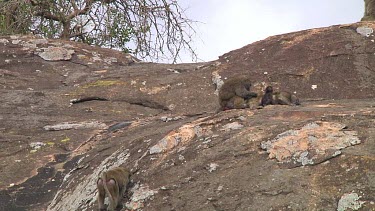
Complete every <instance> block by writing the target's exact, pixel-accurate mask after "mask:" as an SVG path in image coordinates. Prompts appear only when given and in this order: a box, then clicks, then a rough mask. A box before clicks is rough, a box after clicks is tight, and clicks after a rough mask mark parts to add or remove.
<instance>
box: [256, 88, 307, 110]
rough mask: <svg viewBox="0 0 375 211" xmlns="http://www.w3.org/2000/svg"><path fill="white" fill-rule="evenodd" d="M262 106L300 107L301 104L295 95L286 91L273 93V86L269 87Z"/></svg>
mask: <svg viewBox="0 0 375 211" xmlns="http://www.w3.org/2000/svg"><path fill="white" fill-rule="evenodd" d="M260 105H261V106H266V105H300V103H299V99H298V98H297V97H296V96H295V95H294V94H291V93H290V92H285V91H281V92H273V88H272V86H267V87H266V89H265V90H264V95H263V97H262V101H261V103H260Z"/></svg>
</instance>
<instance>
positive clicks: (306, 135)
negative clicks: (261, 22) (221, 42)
mask: <svg viewBox="0 0 375 211" xmlns="http://www.w3.org/2000/svg"><path fill="white" fill-rule="evenodd" d="M373 29H375V25H374V24H373V23H372V22H360V23H355V24H349V25H340V26H332V27H327V28H320V29H311V30H306V31H300V32H295V33H289V34H284V35H278V36H273V37H269V38H267V39H265V40H262V41H259V42H256V43H253V44H251V45H248V46H245V47H243V48H241V49H238V50H234V51H232V52H229V53H227V54H225V55H223V56H221V57H220V58H219V59H218V60H217V61H212V62H207V63H196V64H176V65H169V64H153V63H143V62H140V61H139V60H137V59H136V58H134V57H132V56H130V55H126V54H122V53H121V52H116V51H112V50H109V49H100V48H96V47H91V46H87V45H84V44H80V43H73V42H65V41H60V40H46V39H40V38H35V37H30V36H9V37H0V88H1V91H0V93H1V98H0V105H1V106H0V120H1V121H0V132H1V133H0V137H1V138H0V143H1V148H0V157H1V162H0V178H1V181H0V188H1V191H0V210H61V211H65V210H93V209H95V208H96V201H95V200H96V193H97V192H96V190H95V187H96V179H97V176H98V174H99V173H100V172H101V171H103V170H106V169H108V168H110V167H113V166H119V165H124V166H127V167H128V168H130V169H131V171H132V172H133V175H132V177H131V178H132V182H131V186H130V187H128V191H127V192H126V196H124V198H123V201H122V204H123V207H122V210H349V209H354V210H374V209H375V198H374V194H373V193H374V191H375V165H374V160H375V157H374V152H375V142H374V140H375V122H374V119H375V42H374V40H375V37H374V35H373V33H372V31H373ZM238 75H248V76H249V77H251V78H252V80H253V81H254V87H253V89H254V91H257V92H259V91H261V90H263V89H264V87H265V86H266V85H273V86H274V88H275V89H281V90H288V91H291V92H294V93H295V94H296V95H297V96H298V97H299V98H300V99H301V104H302V105H301V106H266V107H265V108H264V109H242V110H228V111H221V112H218V110H217V109H218V108H219V103H218V99H217V90H218V89H219V87H220V86H221V85H222V84H223V83H225V81H226V80H227V79H228V78H231V77H234V76H238Z"/></svg>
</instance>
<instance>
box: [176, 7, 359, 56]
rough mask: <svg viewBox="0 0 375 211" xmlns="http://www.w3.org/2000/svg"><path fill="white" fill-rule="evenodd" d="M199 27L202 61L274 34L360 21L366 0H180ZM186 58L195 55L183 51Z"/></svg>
mask: <svg viewBox="0 0 375 211" xmlns="http://www.w3.org/2000/svg"><path fill="white" fill-rule="evenodd" d="M178 2H179V4H180V5H181V6H182V7H183V8H186V9H187V11H186V14H187V16H188V17H189V18H190V19H193V20H195V21H199V22H202V23H200V24H197V26H196V27H195V29H196V31H197V36H196V38H195V41H194V43H193V46H194V47H195V48H196V52H197V54H198V57H199V58H200V59H201V60H202V61H212V60H215V59H217V58H218V57H219V56H220V55H223V54H224V53H227V52H229V51H231V50H235V49H238V48H241V47H243V46H245V45H248V44H250V43H253V42H255V41H258V40H262V39H265V38H267V37H269V36H272V35H277V34H284V33H288V32H293V31H300V30H304V29H310V28H318V27H324V26H331V25H336V24H345V23H354V22H358V21H359V20H360V19H361V18H362V16H363V13H364V1H363V0H178ZM182 58H183V62H191V57H190V56H189V55H188V54H186V55H182Z"/></svg>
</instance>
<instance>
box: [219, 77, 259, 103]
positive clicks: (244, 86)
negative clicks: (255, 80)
mask: <svg viewBox="0 0 375 211" xmlns="http://www.w3.org/2000/svg"><path fill="white" fill-rule="evenodd" d="M250 87H251V81H250V78H248V77H246V76H241V77H236V78H232V79H229V80H227V81H226V82H225V83H224V84H223V86H222V87H221V89H220V91H219V101H220V107H221V110H228V109H242V108H248V107H249V106H248V103H247V102H248V100H249V99H251V98H256V97H257V96H258V94H257V93H255V92H251V91H250Z"/></svg>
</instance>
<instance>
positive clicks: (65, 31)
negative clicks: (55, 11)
mask: <svg viewBox="0 0 375 211" xmlns="http://www.w3.org/2000/svg"><path fill="white" fill-rule="evenodd" d="M62 24H63V31H62V32H61V35H60V38H61V39H63V40H69V39H70V20H68V21H64V22H63V23H62Z"/></svg>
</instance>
